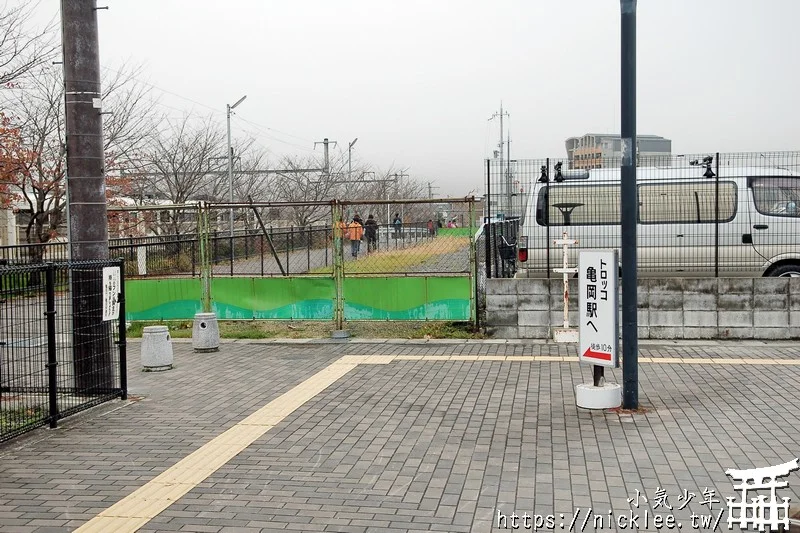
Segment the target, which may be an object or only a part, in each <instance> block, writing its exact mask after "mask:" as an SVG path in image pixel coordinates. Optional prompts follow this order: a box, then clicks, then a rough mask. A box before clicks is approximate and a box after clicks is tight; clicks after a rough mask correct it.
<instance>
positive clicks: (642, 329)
mask: <svg viewBox="0 0 800 533" xmlns="http://www.w3.org/2000/svg"><path fill="white" fill-rule="evenodd" d="M639 324H641V322H640V323H639ZM638 331H639V338H640V339H649V338H650V328H649V327H648V326H641V325H640V326H639V327H638Z"/></svg>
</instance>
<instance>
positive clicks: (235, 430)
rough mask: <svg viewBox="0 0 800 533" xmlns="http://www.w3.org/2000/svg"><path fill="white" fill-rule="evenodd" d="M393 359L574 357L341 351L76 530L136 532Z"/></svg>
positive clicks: (739, 361)
mask: <svg viewBox="0 0 800 533" xmlns="http://www.w3.org/2000/svg"><path fill="white" fill-rule="evenodd" d="M392 361H439V362H443V361H509V362H512V361H513V362H517V361H520V362H522V361H530V362H536V361H539V362H552V363H559V362H561V363H572V362H576V358H575V357H574V356H552V355H531V356H526V355H507V356H506V355H488V356H487V355H345V356H343V357H342V358H340V359H339V360H337V361H336V362H334V363H332V364H331V365H329V366H327V367H325V368H324V369H323V370H321V371H320V372H318V373H316V374H315V375H313V376H311V377H310V378H309V379H307V380H305V381H304V382H302V383H301V384H299V385H297V386H296V387H294V388H293V389H291V390H289V391H288V392H285V393H284V394H282V395H280V396H278V397H277V398H275V399H274V400H272V401H271V402H269V403H268V404H266V405H265V406H264V407H262V408H261V409H259V410H258V411H256V412H254V413H253V414H251V415H250V416H248V417H247V418H245V419H243V420H242V421H241V422H239V423H238V424H236V425H235V426H233V427H231V428H230V429H228V430H227V431H225V432H223V433H222V434H220V435H218V436H217V437H215V438H214V439H212V440H211V441H209V442H207V443H206V444H204V445H203V446H201V447H200V448H199V449H197V450H195V451H194V452H192V453H191V454H189V455H188V456H186V457H184V458H183V459H181V460H180V461H178V462H177V463H176V464H175V465H174V466H172V467H170V468H168V469H167V470H165V471H164V472H162V473H161V474H159V475H158V476H156V477H155V478H153V479H152V480H151V481H150V482H148V483H146V484H145V485H143V486H142V487H140V488H138V489H136V490H135V491H134V492H133V493H131V494H130V495H128V496H127V497H125V498H123V499H122V500H120V501H119V502H117V503H115V504H114V505H112V506H111V507H109V508H108V509H106V510H105V511H103V512H101V513H100V514H99V515H97V516H96V517H94V518H93V519H92V520H90V521H89V522H87V523H86V524H84V525H83V526H81V527H80V528H78V529H77V530H75V531H78V532H82V533H89V532H107V531H115V532H121V533H125V532H131V533H132V532H135V531H137V530H138V529H139V528H141V527H142V526H144V525H145V524H146V523H147V522H149V521H150V520H151V519H152V518H154V517H155V516H156V515H158V514H159V513H160V512H161V511H163V510H164V509H166V508H167V507H169V506H170V505H172V504H173V503H174V502H176V501H178V500H179V499H180V498H181V497H182V496H184V495H185V494H186V493H187V492H189V491H190V490H192V489H193V488H194V487H196V486H197V485H199V484H200V483H201V482H202V481H203V480H205V479H206V478H207V477H209V476H210V475H211V474H213V473H214V472H216V471H217V470H218V469H219V468H221V467H222V466H223V465H225V464H226V463H227V462H228V461H230V460H231V459H233V457H235V456H236V455H237V454H238V453H240V452H241V451H242V450H244V449H245V448H247V447H248V446H249V445H250V444H252V443H253V442H254V441H255V440H256V439H258V438H259V437H261V436H262V435H264V434H265V433H266V432H267V431H269V430H270V429H272V428H273V427H275V426H276V425H277V424H279V423H280V422H281V421H282V420H283V419H284V418H286V417H287V416H289V415H290V414H291V413H292V412H293V411H294V410H295V409H297V408H299V407H300V406H302V405H303V404H304V403H306V402H307V401H309V400H311V399H312V398H314V397H315V396H316V395H317V394H319V393H320V392H322V391H323V390H325V389H326V388H327V387H329V386H330V385H332V384H333V383H335V382H336V381H337V380H338V379H339V378H341V377H342V376H344V375H345V374H347V373H348V372H350V371H351V370H353V369H354V368H356V367H357V366H358V365H386V364H389V363H391V362H392ZM639 362H640V363H652V364H693V365H698V364H700V365H793V366H800V360H794V359H745V358H699V357H697V358H691V357H686V358H683V357H639Z"/></svg>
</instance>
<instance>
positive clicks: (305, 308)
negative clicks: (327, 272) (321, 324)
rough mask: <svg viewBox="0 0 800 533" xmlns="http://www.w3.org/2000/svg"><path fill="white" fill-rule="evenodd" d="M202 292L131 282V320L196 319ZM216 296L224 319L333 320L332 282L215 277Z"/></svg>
mask: <svg viewBox="0 0 800 533" xmlns="http://www.w3.org/2000/svg"><path fill="white" fill-rule="evenodd" d="M200 292H201V287H200V280H198V279H131V280H126V282H125V296H126V319H127V320H192V319H193V318H194V315H195V314H196V313H199V312H201V310H202V306H201V302H200ZM211 294H212V306H211V307H212V310H213V311H214V312H215V313H216V314H217V317H218V318H219V319H220V320H252V319H262V320H266V319H270V320H281V319H287V320H288V319H292V320H333V298H334V286H333V280H332V279H330V278H311V277H304V278H289V277H286V278H250V277H241V278H215V279H212V280H211Z"/></svg>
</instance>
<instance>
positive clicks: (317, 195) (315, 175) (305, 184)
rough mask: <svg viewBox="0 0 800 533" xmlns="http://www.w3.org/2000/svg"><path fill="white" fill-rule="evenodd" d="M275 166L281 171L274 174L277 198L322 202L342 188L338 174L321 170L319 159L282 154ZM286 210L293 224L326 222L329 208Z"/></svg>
mask: <svg viewBox="0 0 800 533" xmlns="http://www.w3.org/2000/svg"><path fill="white" fill-rule="evenodd" d="M279 166H280V168H281V169H283V171H282V172H280V173H278V174H277V177H276V179H275V180H274V181H273V187H274V190H275V193H276V197H277V199H278V200H280V201H283V202H324V201H329V200H332V199H334V198H336V196H337V194H338V193H341V192H343V191H344V188H343V184H342V183H341V181H342V178H341V175H340V174H335V173H325V172H323V171H322V170H321V169H322V162H321V161H319V160H318V159H316V158H313V157H308V158H297V157H286V158H284V159H283V160H282V161H281V163H280V165H279ZM317 169H319V170H317ZM289 211H290V212H289V217H290V218H291V220H292V222H293V224H295V225H297V226H309V225H312V224H318V223H323V222H329V217H330V209H327V208H320V207H316V206H296V207H292V208H290V209H289Z"/></svg>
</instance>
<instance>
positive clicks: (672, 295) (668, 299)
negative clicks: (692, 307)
mask: <svg viewBox="0 0 800 533" xmlns="http://www.w3.org/2000/svg"><path fill="white" fill-rule="evenodd" d="M648 302H649V304H650V310H651V311H652V310H656V309H664V310H669V311H680V310H683V293H681V292H663V293H659V292H651V293H650V294H649V295H648Z"/></svg>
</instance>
